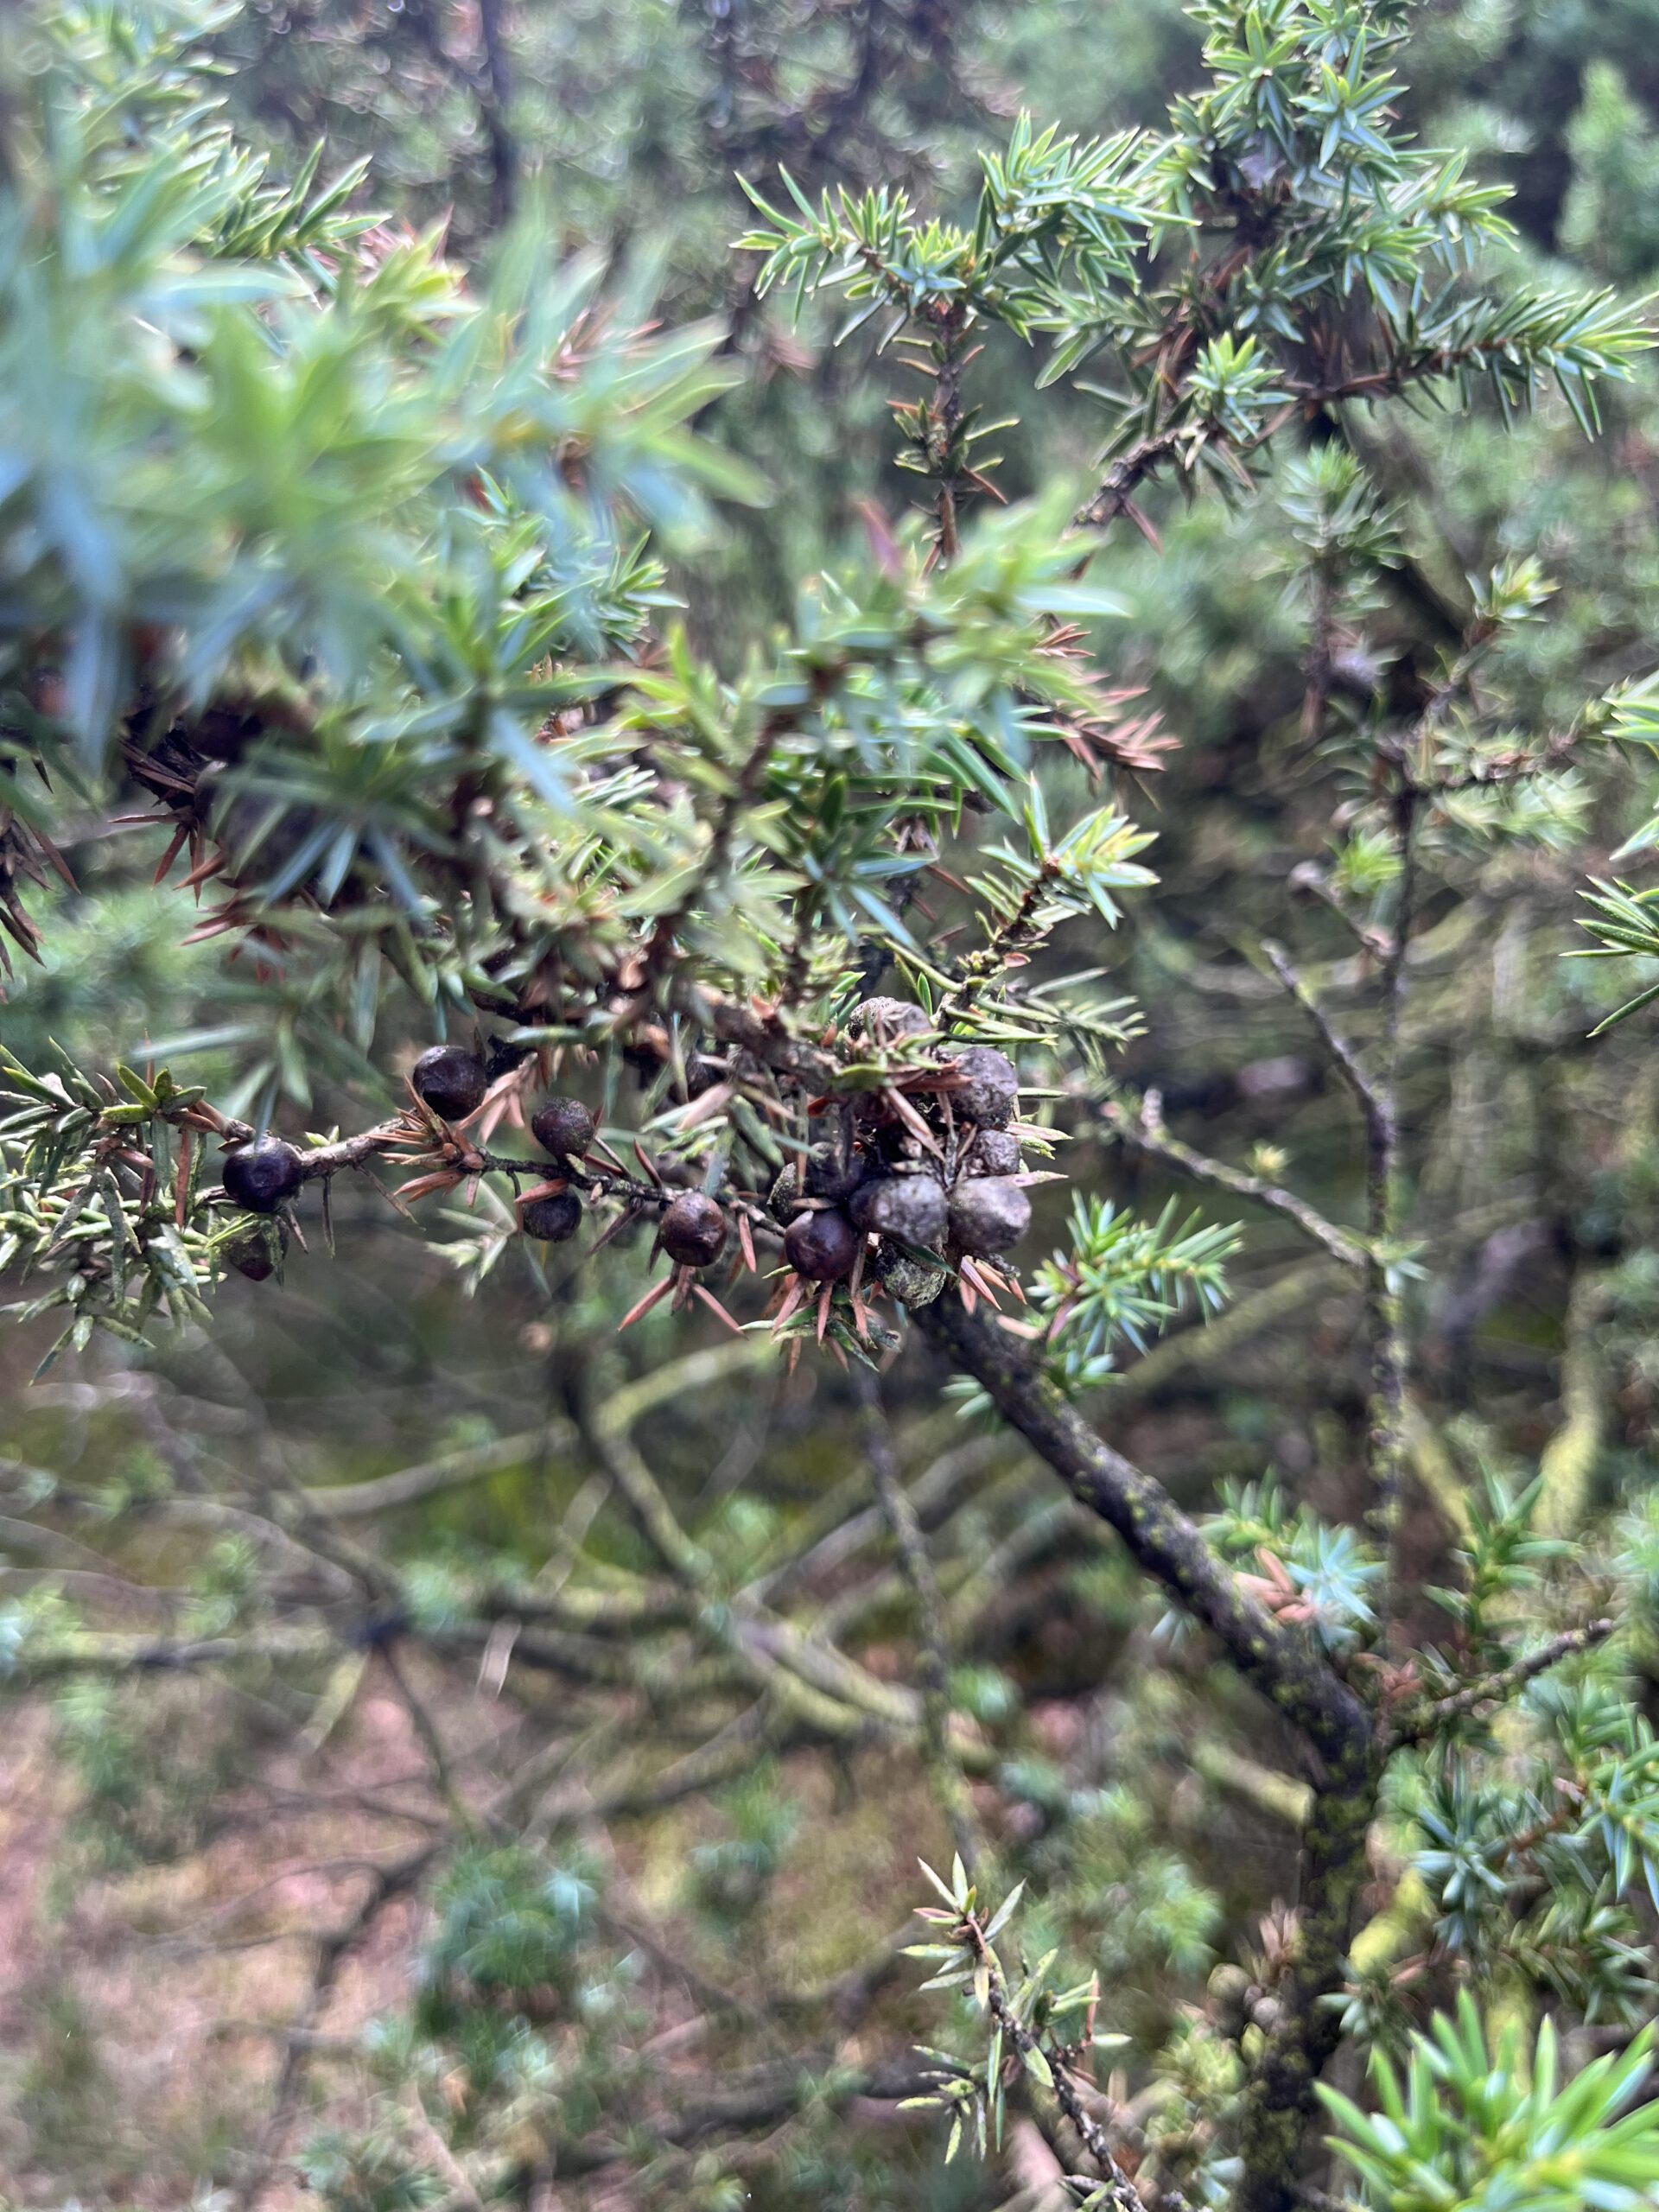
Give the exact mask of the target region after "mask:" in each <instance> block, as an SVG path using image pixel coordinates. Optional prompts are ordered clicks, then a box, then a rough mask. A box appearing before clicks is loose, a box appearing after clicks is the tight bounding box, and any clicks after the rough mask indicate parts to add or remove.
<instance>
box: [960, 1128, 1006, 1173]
mask: <svg viewBox="0 0 1659 2212" xmlns="http://www.w3.org/2000/svg"><path fill="white" fill-rule="evenodd" d="M962 1172H963V1174H964V1175H1017V1174H1018V1173H1020V1140H1019V1138H1018V1137H1016V1136H1014V1135H1011V1134H1010V1133H1009V1132H1008V1131H1007V1129H982V1130H981V1131H980V1132H979V1135H977V1136H976V1138H975V1139H974V1141H973V1144H972V1147H970V1149H969V1153H968V1155H967V1158H966V1159H965V1160H963V1163H962Z"/></svg>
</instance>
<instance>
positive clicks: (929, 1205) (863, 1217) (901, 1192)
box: [850, 1174, 946, 1247]
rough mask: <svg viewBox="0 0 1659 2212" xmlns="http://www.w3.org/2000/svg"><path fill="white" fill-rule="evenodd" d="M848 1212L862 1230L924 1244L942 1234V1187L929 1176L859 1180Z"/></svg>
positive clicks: (936, 1239)
mask: <svg viewBox="0 0 1659 2212" xmlns="http://www.w3.org/2000/svg"><path fill="white" fill-rule="evenodd" d="M850 1211H851V1213H852V1217H853V1219H854V1220H855V1222H856V1223H857V1224H858V1225H859V1227H860V1228H861V1229H865V1230H874V1232H875V1234H876V1235H877V1236H893V1237H897V1238H898V1240H899V1243H904V1244H915V1245H920V1246H924V1247H925V1246H928V1245H933V1244H937V1243H938V1242H939V1240H940V1238H941V1237H942V1236H944V1230H945V1220H946V1211H945V1202H944V1186H943V1185H941V1184H940V1183H938V1181H937V1180H936V1179H934V1178H933V1177H932V1176H931V1175H922V1174H916V1175H883V1176H880V1177H878V1178H877V1179H874V1180H873V1181H871V1182H868V1183H861V1184H860V1185H859V1187H858V1189H857V1190H856V1191H855V1192H854V1193H853V1201H852V1206H851V1209H850Z"/></svg>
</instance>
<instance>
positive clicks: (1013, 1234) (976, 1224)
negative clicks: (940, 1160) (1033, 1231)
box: [950, 1175, 1031, 1260]
mask: <svg viewBox="0 0 1659 2212" xmlns="http://www.w3.org/2000/svg"><path fill="white" fill-rule="evenodd" d="M1030 1227H1031V1200H1030V1199H1029V1198H1027V1196H1026V1194H1025V1192H1024V1191H1022V1190H1021V1189H1020V1185H1019V1184H1018V1183H1016V1182H1014V1181H1013V1180H1011V1179H1010V1178H1008V1177H1007V1176H1006V1175H980V1176H976V1177H975V1178H974V1179H972V1180H971V1181H969V1182H966V1183H958V1184H957V1187H956V1189H955V1190H954V1191H952V1192H951V1193H950V1236H951V1241H952V1242H953V1243H955V1245H956V1247H957V1250H958V1251H960V1252H969V1253H971V1254H973V1255H974V1256H975V1257H976V1258H977V1259H982V1260H991V1259H995V1257H996V1255H997V1254H998V1253H999V1252H1007V1251H1011V1250H1012V1249H1013V1248H1014V1246H1015V1245H1016V1244H1017V1243H1019V1242H1020V1238H1021V1237H1022V1236H1024V1235H1025V1233H1026V1231H1027V1230H1028V1229H1029V1228H1030Z"/></svg>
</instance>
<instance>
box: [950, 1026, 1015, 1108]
mask: <svg viewBox="0 0 1659 2212" xmlns="http://www.w3.org/2000/svg"><path fill="white" fill-rule="evenodd" d="M956 1059H957V1076H958V1077H961V1078H963V1081H962V1087H961V1089H960V1090H953V1091H952V1092H951V1093H950V1104H951V1107H952V1109H953V1110H954V1111H955V1112H956V1114H957V1116H959V1117H960V1118H961V1119H962V1120H963V1121H964V1122H977V1123H978V1125H979V1126H980V1128H982V1129H1005V1128H1007V1125H1008V1123H1009V1122H1011V1121H1012V1120H1013V1119H1014V1100H1015V1099H1016V1098H1017V1097H1018V1096H1019V1095H1020V1077H1019V1075H1018V1074H1017V1072H1016V1071H1015V1069H1014V1062H1013V1061H1012V1060H1011V1059H1010V1058H1008V1056H1007V1053H1006V1052H998V1051H997V1050H996V1048H995V1046H992V1045H965V1046H963V1049H962V1050H961V1052H958V1053H957V1056H956Z"/></svg>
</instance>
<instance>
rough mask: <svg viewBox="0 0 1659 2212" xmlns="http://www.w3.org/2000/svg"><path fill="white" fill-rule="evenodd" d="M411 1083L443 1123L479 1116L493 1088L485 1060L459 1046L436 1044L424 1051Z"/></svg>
mask: <svg viewBox="0 0 1659 2212" xmlns="http://www.w3.org/2000/svg"><path fill="white" fill-rule="evenodd" d="M410 1082H411V1083H412V1084H414V1086H415V1090H416V1096H418V1097H419V1098H420V1099H421V1101H422V1103H423V1104H424V1105H427V1106H429V1107H430V1108H431V1109H432V1111H433V1112H434V1113H435V1115H436V1116H437V1117H438V1119H439V1120H440V1121H441V1122H464V1121H465V1120H466V1119H467V1116H468V1115H469V1114H475V1113H477V1111H478V1109H479V1108H480V1106H481V1105H482V1104H483V1103H484V1094H485V1092H486V1090H488V1089H489V1087H490V1079H489V1077H487V1076H486V1074H485V1072H484V1063H483V1061H482V1060H480V1058H478V1056H477V1054H476V1053H474V1052H465V1051H463V1050H462V1048H461V1046H459V1045H434V1046H433V1047H432V1049H431V1051H430V1052H423V1053H422V1054H421V1057H420V1058H419V1059H418V1060H416V1063H415V1067H414V1071H413V1073H412V1074H411V1075H410Z"/></svg>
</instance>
